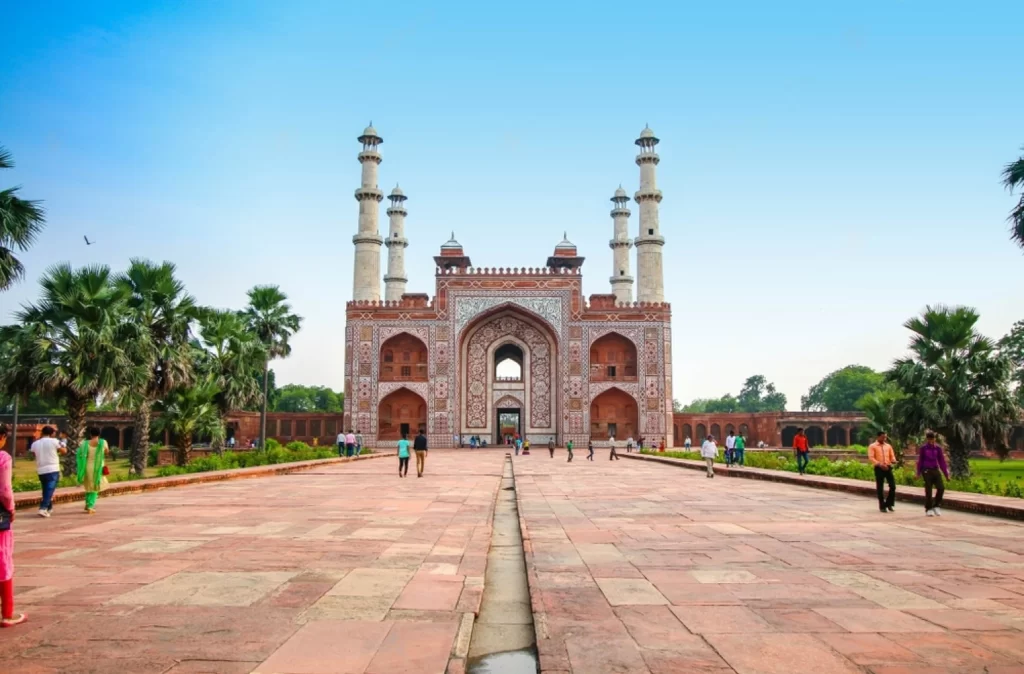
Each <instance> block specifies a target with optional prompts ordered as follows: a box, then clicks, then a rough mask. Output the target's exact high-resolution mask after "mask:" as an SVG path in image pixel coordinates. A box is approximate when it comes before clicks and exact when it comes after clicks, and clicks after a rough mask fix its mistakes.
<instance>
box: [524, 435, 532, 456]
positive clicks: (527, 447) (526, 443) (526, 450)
mask: <svg viewBox="0 0 1024 674" xmlns="http://www.w3.org/2000/svg"><path fill="white" fill-rule="evenodd" d="M529 455H530V438H526V439H525V440H523V456H529Z"/></svg>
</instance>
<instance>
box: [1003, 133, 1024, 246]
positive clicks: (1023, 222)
mask: <svg viewBox="0 0 1024 674" xmlns="http://www.w3.org/2000/svg"><path fill="white" fill-rule="evenodd" d="M1021 149H1022V150H1024V148H1021ZM1003 184H1004V185H1006V189H1008V190H1010V192H1011V193H1012V192H1013V190H1015V189H1017V188H1020V189H1021V195H1020V202H1018V203H1017V205H1016V206H1015V207H1014V209H1013V210H1012V211H1010V217H1009V218H1008V219H1009V221H1010V238H1011V239H1013V240H1014V241H1016V242H1017V245H1019V246H1021V247H1022V248H1024V157H1021V158H1020V159H1018V160H1017V161H1015V162H1011V163H1009V164H1007V165H1006V168H1004V169H1003Z"/></svg>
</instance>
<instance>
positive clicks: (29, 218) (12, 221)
mask: <svg viewBox="0 0 1024 674" xmlns="http://www.w3.org/2000/svg"><path fill="white" fill-rule="evenodd" d="M13 167H14V162H13V161H12V160H11V153H10V152H8V151H7V150H5V149H4V148H3V147H0V169H5V168H13ZM17 195H18V188H17V187H11V188H9V189H6V190H0V290H7V289H8V288H10V287H11V285H12V284H13V283H14V282H15V281H17V280H20V279H21V278H24V276H25V266H24V265H22V264H21V261H20V260H18V258H16V257H14V249H15V248H16V249H18V250H19V251H22V252H23V251H26V250H28V247H29V246H31V245H32V242H33V241H35V239H36V236H38V235H39V232H41V231H43V225H44V224H46V215H45V212H44V211H43V209H42V207H40V206H39V202H38V201H28V200H25V199H20V198H18V196H17Z"/></svg>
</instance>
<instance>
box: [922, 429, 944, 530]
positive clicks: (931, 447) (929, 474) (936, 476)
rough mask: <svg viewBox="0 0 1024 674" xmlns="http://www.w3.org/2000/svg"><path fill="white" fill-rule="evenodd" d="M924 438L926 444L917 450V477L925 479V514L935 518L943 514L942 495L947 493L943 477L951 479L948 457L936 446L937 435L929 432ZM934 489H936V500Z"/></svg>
mask: <svg viewBox="0 0 1024 674" xmlns="http://www.w3.org/2000/svg"><path fill="white" fill-rule="evenodd" d="M924 437H925V440H926V442H925V443H924V444H923V445H921V447H919V448H918V450H917V476H918V477H923V478H924V514H925V515H927V516H928V517H935V516H936V515H941V514H942V508H940V506H941V505H942V494H943V492H945V491H946V485H945V484H943V482H942V476H943V475H945V476H946V479H947V480H948V479H949V468H947V467H946V455H945V454H944V453H943V452H942V447H939V446H938V445H937V444H935V433H934V432H933V431H928V432H927V433H926V434H925V436H924ZM940 470H941V471H942V472H941V473H940V472H939V471H940ZM932 489H935V499H934V500H932Z"/></svg>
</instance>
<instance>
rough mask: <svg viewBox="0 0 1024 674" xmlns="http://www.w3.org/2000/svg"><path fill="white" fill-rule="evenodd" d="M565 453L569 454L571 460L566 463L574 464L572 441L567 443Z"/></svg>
mask: <svg viewBox="0 0 1024 674" xmlns="http://www.w3.org/2000/svg"><path fill="white" fill-rule="evenodd" d="M565 451H566V452H568V454H569V460H568V461H566V463H572V440H569V441H568V442H566V443H565Z"/></svg>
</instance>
